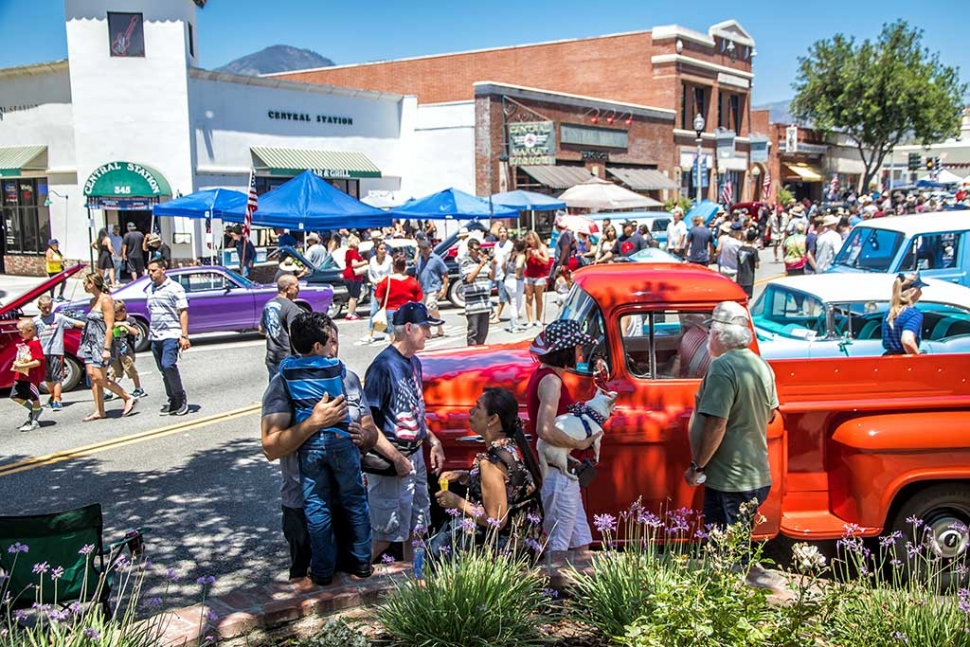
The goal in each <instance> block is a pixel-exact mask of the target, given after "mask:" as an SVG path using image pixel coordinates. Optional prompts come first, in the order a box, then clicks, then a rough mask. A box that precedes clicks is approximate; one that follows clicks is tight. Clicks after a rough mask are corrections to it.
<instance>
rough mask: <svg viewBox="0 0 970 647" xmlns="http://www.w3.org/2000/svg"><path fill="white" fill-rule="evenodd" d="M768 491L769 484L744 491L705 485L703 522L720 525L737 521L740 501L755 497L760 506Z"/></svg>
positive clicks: (769, 488) (727, 524) (745, 501)
mask: <svg viewBox="0 0 970 647" xmlns="http://www.w3.org/2000/svg"><path fill="white" fill-rule="evenodd" d="M770 491H771V486H770V485H766V486H764V487H762V488H758V489H757V490H747V491H745V492H723V491H721V490H714V489H712V488H709V487H706V488H704V523H710V524H714V525H715V526H721V527H724V526H730V525H731V524H734V523H737V521H738V518H739V517H740V507H741V504H742V503H747V502H748V501H751V500H752V499H755V500H757V502H758V507H761V504H763V503H764V502H765V499H767V498H768V493H769V492H770ZM752 514H753V511H752Z"/></svg>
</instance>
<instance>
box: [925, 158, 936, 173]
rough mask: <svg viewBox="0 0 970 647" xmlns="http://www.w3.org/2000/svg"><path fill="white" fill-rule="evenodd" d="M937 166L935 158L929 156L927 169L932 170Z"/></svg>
mask: <svg viewBox="0 0 970 647" xmlns="http://www.w3.org/2000/svg"><path fill="white" fill-rule="evenodd" d="M935 168H936V162H935V161H934V159H933V158H932V157H927V158H926V170H927V171H932V170H933V169H935Z"/></svg>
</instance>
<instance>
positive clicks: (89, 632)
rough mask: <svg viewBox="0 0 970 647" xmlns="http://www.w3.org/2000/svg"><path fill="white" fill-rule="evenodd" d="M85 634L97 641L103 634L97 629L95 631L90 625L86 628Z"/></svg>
mask: <svg viewBox="0 0 970 647" xmlns="http://www.w3.org/2000/svg"><path fill="white" fill-rule="evenodd" d="M84 635H85V636H86V637H87V638H90V639H91V640H95V641H97V640H100V639H101V634H99V633H98V632H97V631H95V630H94V629H92V628H91V627H88V628H87V629H85V630H84Z"/></svg>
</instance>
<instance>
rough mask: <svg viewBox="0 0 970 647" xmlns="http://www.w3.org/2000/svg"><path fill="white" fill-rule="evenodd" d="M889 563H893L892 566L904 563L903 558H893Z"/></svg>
mask: <svg viewBox="0 0 970 647" xmlns="http://www.w3.org/2000/svg"><path fill="white" fill-rule="evenodd" d="M889 564H890V565H892V566H902V565H903V562H902V561H901V560H898V559H891V560H889Z"/></svg>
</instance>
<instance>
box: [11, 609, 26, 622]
mask: <svg viewBox="0 0 970 647" xmlns="http://www.w3.org/2000/svg"><path fill="white" fill-rule="evenodd" d="M13 618H14V620H16V621H17V622H22V621H24V620H26V619H27V612H26V611H24V610H23V609H17V610H16V611H14V612H13Z"/></svg>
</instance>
